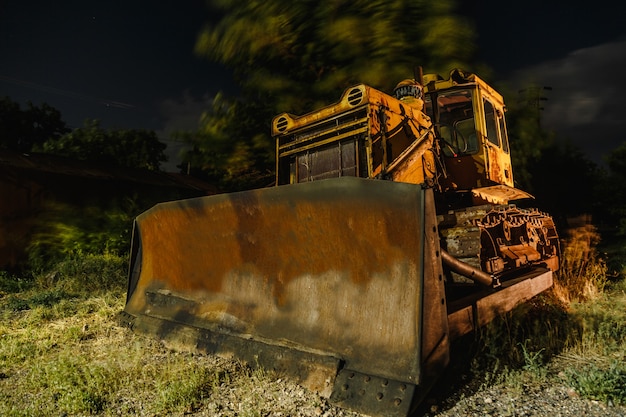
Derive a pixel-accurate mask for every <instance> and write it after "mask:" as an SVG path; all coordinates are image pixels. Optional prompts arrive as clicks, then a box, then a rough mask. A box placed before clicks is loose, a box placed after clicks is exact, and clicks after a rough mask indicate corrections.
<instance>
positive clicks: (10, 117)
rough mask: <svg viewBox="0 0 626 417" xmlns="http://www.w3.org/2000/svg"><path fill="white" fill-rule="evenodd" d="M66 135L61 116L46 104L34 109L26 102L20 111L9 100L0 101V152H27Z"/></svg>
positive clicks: (15, 104)
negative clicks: (1, 150)
mask: <svg viewBox="0 0 626 417" xmlns="http://www.w3.org/2000/svg"><path fill="white" fill-rule="evenodd" d="M67 132H69V129H68V127H67V125H66V124H65V122H64V121H63V120H62V119H61V113H60V112H59V111H58V110H57V109H55V108H54V107H52V106H50V105H48V104H46V103H43V104H42V105H41V106H35V105H34V104H33V103H31V102H28V103H27V104H26V108H25V109H22V108H21V107H20V105H19V103H16V102H14V101H13V100H11V99H10V98H9V97H4V98H1V99H0V148H4V149H10V150H13V151H18V152H30V151H31V150H32V148H33V147H34V146H38V145H41V144H43V143H44V142H45V141H46V140H49V139H58V138H59V137H61V136H62V135H63V134H65V133H67Z"/></svg>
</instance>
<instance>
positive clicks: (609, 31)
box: [0, 0, 626, 168]
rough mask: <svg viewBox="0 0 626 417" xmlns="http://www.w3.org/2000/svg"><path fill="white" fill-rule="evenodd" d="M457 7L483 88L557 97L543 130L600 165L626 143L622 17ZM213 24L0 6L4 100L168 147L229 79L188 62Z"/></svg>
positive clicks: (122, 11)
mask: <svg viewBox="0 0 626 417" xmlns="http://www.w3.org/2000/svg"><path fill="white" fill-rule="evenodd" d="M460 3H462V4H463V9H462V12H463V13H464V14H465V15H467V16H469V17H470V18H472V19H473V20H474V21H475V23H476V27H477V32H478V35H479V39H478V42H479V48H480V49H479V51H478V55H479V57H480V58H481V59H482V60H483V61H485V62H487V63H488V64H489V65H490V66H491V67H492V68H493V69H494V71H495V78H496V79H495V80H490V81H506V82H508V83H510V84H511V85H514V86H515V85H519V86H524V85H526V83H527V82H529V81H532V82H534V83H536V84H537V85H540V86H550V87H551V88H552V90H550V91H548V92H547V94H546V98H547V99H548V100H547V101H545V102H544V103H543V107H544V109H545V110H544V111H543V117H542V123H543V124H544V127H546V128H548V129H553V130H555V131H557V133H558V134H559V135H560V136H561V137H565V138H568V139H570V140H571V141H572V142H573V143H574V144H575V145H576V146H578V147H580V148H581V149H583V150H584V151H586V152H588V153H589V156H590V158H591V159H592V160H594V161H595V162H601V161H602V156H603V155H605V154H606V153H607V152H609V151H610V150H612V149H614V148H615V147H616V146H617V145H619V144H620V143H622V142H623V141H625V140H626V122H625V121H626V116H625V113H626V105H625V104H624V103H623V101H622V100H621V97H620V96H621V94H622V93H621V92H622V91H623V90H625V89H626V80H625V79H624V77H623V75H622V74H621V71H622V68H626V25H625V24H624V19H623V17H621V16H623V14H622V13H621V12H622V10H621V9H623V7H621V6H619V9H615V7H618V6H615V3H614V2H609V1H607V0H599V1H596V2H592V3H586V4H585V5H584V6H582V5H579V4H580V3H579V2H565V1H552V2H550V1H548V0H544V1H538V0H530V1H525V2H510V3H509V2H496V1H495V0H474V1H467V0H463V1H460ZM572 4H574V5H572ZM212 18H213V19H215V18H216V17H215V16H210V15H209V12H208V9H207V8H206V7H205V5H204V1H203V0H183V1H180V0H178V1H173V0H167V1H146V0H127V1H100V2H95V1H84V0H83V1H73V0H59V1H55V2H51V1H42V0H0V57H1V59H0V95H1V96H9V97H11V99H13V100H14V101H18V102H20V103H24V102H26V101H27V100H30V101H32V102H33V103H34V104H36V105H38V104H41V103H43V102H46V103H48V104H50V105H51V106H53V107H55V108H57V109H59V110H60V111H61V113H62V117H63V119H64V120H65V121H66V122H67V123H68V124H69V125H70V126H71V127H79V126H82V124H83V121H84V120H85V119H98V120H100V121H101V122H102V125H103V126H104V127H116V128H132V129H150V130H155V131H157V133H158V135H159V137H160V138H161V139H162V140H164V141H166V142H167V139H168V137H169V135H170V133H171V132H173V131H176V130H180V129H194V128H196V127H197V121H198V118H199V116H200V114H201V112H202V110H203V109H204V108H206V107H207V105H208V103H210V101H211V98H212V97H213V96H214V95H215V93H216V92H218V91H220V90H223V89H229V88H231V82H230V78H229V74H228V72H227V71H225V70H224V69H222V68H220V67H219V66H217V65H214V64H211V63H209V62H208V61H206V60H204V59H201V58H198V57H196V56H194V54H193V46H194V43H195V40H196V36H197V33H198V31H199V30H200V29H201V28H202V25H203V24H204V23H205V22H206V21H207V20H209V19H212ZM390 65H391V64H390ZM340 94H341V92H338V93H337V97H339V95H340ZM512 99H515V97H505V100H512ZM170 167H173V165H171V166H170ZM166 168H167V167H166Z"/></svg>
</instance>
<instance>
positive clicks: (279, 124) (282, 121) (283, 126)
mask: <svg viewBox="0 0 626 417" xmlns="http://www.w3.org/2000/svg"><path fill="white" fill-rule="evenodd" d="M275 126H276V130H277V131H279V132H280V133H283V132H284V131H285V130H287V127H288V126H289V120H287V118H286V117H285V116H280V117H279V118H278V119H276V124H275Z"/></svg>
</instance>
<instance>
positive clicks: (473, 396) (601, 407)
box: [181, 357, 626, 417]
mask: <svg viewBox="0 0 626 417" xmlns="http://www.w3.org/2000/svg"><path fill="white" fill-rule="evenodd" d="M204 360H208V361H209V362H212V363H214V364H217V365H219V366H220V367H224V366H226V367H228V368H229V372H232V374H231V377H230V381H229V382H227V383H224V384H222V386H221V387H220V389H219V390H216V391H214V392H213V393H212V394H211V397H210V398H209V400H208V401H206V402H204V403H203V404H202V405H200V406H199V407H198V409H196V410H188V411H186V412H184V413H182V414H181V415H192V416H197V417H199V416H203V417H204V416H250V417H256V416H258V417H363V416H364V415H363V414H359V413H355V412H352V411H350V410H345V409H341V408H338V407H335V406H333V405H331V404H330V403H329V402H328V401H327V400H326V399H324V398H322V397H320V396H319V395H317V394H315V393H313V392H311V391H309V390H307V389H305V388H302V387H300V386H299V385H297V384H294V383H293V382H291V381H290V380H289V379H285V378H277V377H272V376H271V375H267V374H262V375H259V374H256V373H255V372H254V371H252V372H250V371H247V372H246V371H245V370H244V368H242V367H241V366H229V365H227V364H226V365H225V363H224V362H222V360H221V359H215V358H212V357H204ZM216 361H217V362H216ZM536 379H537V378H535V381H534V382H531V383H529V384H528V383H524V384H520V385H519V386H515V387H513V388H510V387H509V386H508V384H495V385H489V384H481V383H480V382H478V381H477V378H470V377H468V376H464V375H459V374H456V375H453V376H452V379H448V380H447V381H444V380H442V381H441V382H440V383H439V384H438V385H437V386H435V388H433V391H431V395H429V396H428V397H427V399H426V400H425V401H424V402H423V403H422V405H421V406H420V408H419V409H418V410H416V411H415V413H414V414H413V415H412V417H435V416H436V417H459V416H502V417H531V416H532V417H565V416H576V417H582V416H587V417H626V406H622V405H614V404H606V403H603V402H599V401H593V400H589V399H585V398H581V397H580V396H579V395H578V394H577V393H576V392H575V391H574V390H573V389H571V388H569V387H567V385H566V383H565V382H564V380H563V381H559V377H558V376H552V377H546V378H545V379H544V380H542V381H539V382H537V381H536Z"/></svg>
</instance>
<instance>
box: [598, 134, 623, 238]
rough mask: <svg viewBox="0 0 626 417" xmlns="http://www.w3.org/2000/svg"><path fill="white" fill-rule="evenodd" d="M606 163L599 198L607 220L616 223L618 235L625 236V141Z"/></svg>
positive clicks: (610, 155)
mask: <svg viewBox="0 0 626 417" xmlns="http://www.w3.org/2000/svg"><path fill="white" fill-rule="evenodd" d="M607 163H608V168H609V172H608V174H607V177H606V181H605V182H604V186H603V187H602V196H601V197H600V200H601V202H602V205H603V207H605V208H606V210H607V216H608V217H609V219H608V220H609V222H610V223H612V224H616V225H617V233H618V234H619V235H620V236H626V142H624V143H622V145H621V146H619V147H617V148H616V149H615V150H614V151H613V152H611V153H610V154H609V156H608V158H607Z"/></svg>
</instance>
